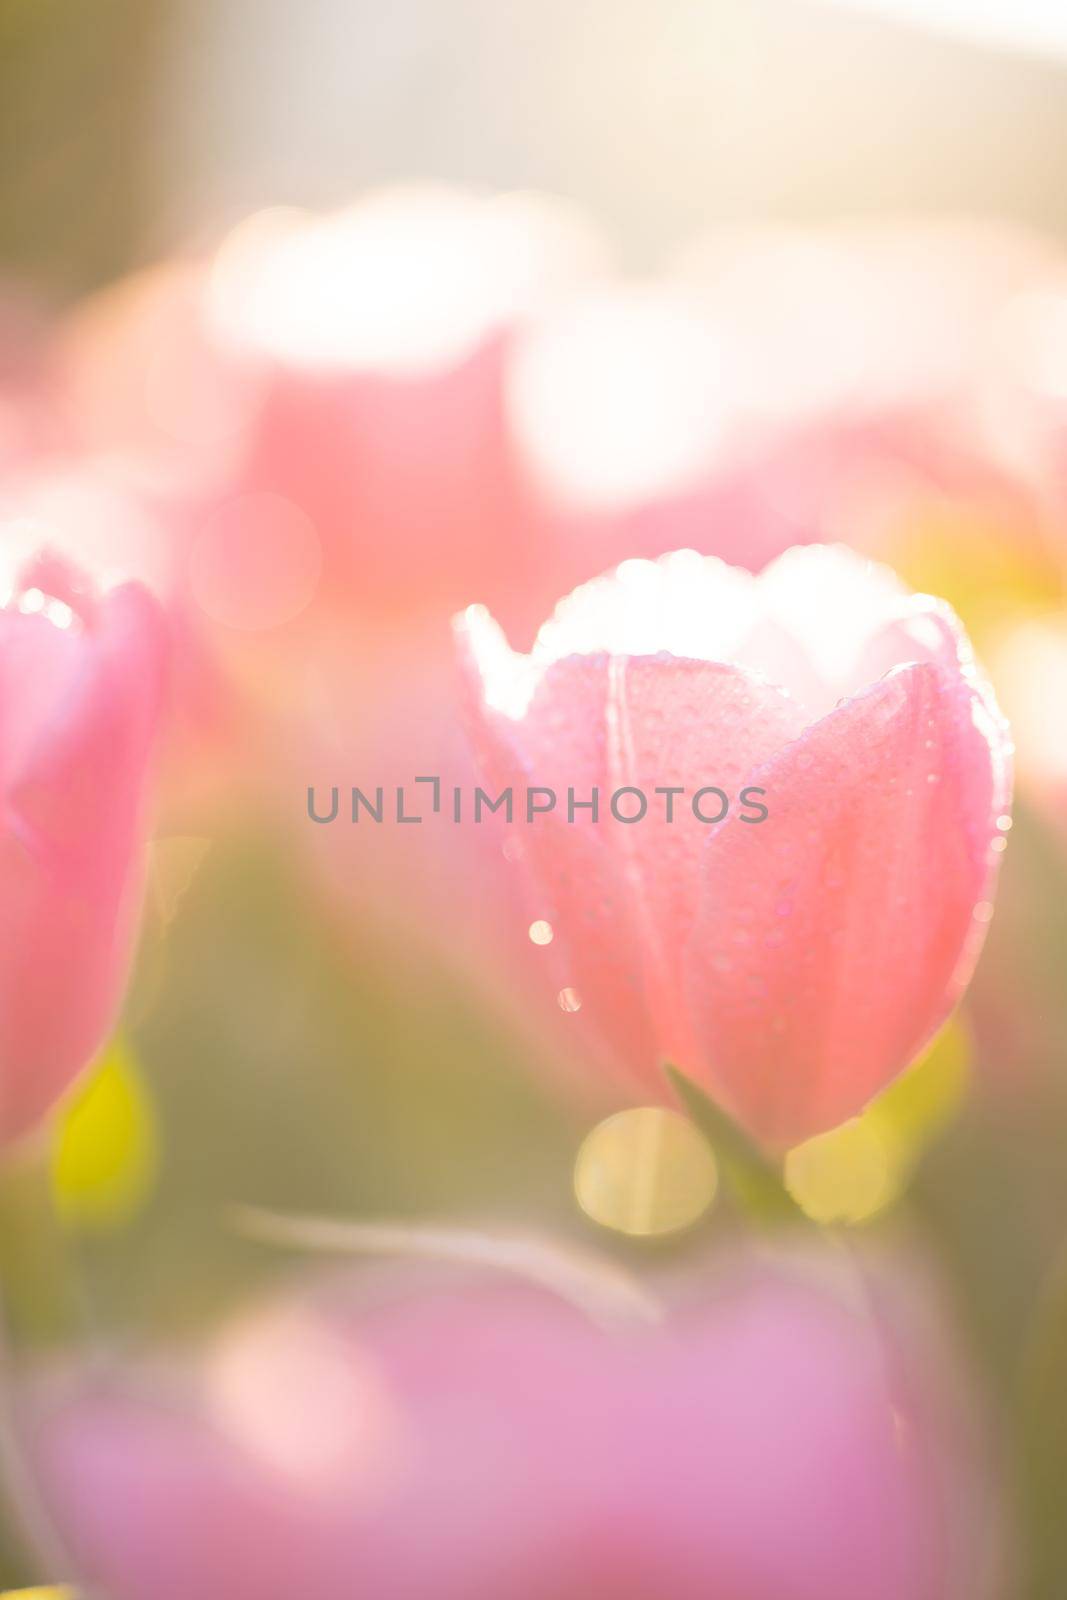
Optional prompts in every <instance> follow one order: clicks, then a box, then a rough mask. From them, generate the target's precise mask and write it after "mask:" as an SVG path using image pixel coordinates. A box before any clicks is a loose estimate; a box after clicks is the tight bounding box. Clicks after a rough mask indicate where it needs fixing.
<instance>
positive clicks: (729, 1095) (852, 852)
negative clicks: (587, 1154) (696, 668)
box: [687, 663, 1007, 1144]
mask: <svg viewBox="0 0 1067 1600" xmlns="http://www.w3.org/2000/svg"><path fill="white" fill-rule="evenodd" d="M1002 738H1003V734H1002V729H1001V726H1000V724H999V723H995V722H993V720H992V718H991V715H990V711H989V707H988V705H987V703H986V702H985V701H984V699H983V698H982V697H981V695H980V693H979V692H978V691H977V690H976V689H975V687H974V686H973V685H972V684H971V683H969V682H968V681H967V679H966V678H964V677H963V676H961V675H959V674H957V673H952V672H949V671H945V670H942V669H939V668H938V667H936V666H934V665H933V664H931V663H921V664H918V665H914V666H910V667H905V668H902V669H899V670H897V671H895V672H892V673H890V674H889V676H887V677H886V678H884V679H882V680H881V681H880V682H878V683H877V684H875V686H874V687H873V688H872V689H871V690H869V691H868V692H867V693H866V694H864V695H861V696H860V697H858V698H857V699H855V700H851V701H847V702H845V703H843V704H842V705H841V706H839V707H838V708H837V709H836V710H835V711H833V712H832V713H831V714H830V715H829V716H827V717H825V718H824V719H823V720H822V721H821V722H818V723H816V724H815V725H814V726H813V727H812V728H810V729H809V730H808V732H807V733H806V734H805V735H804V737H803V738H801V739H799V740H798V741H797V742H796V743H794V744H792V745H789V746H788V747H786V748H785V749H784V750H783V751H782V752H781V753H780V754H779V755H778V756H777V757H775V758H774V759H773V760H771V761H770V762H768V763H767V765H766V766H765V768H764V769H763V771H762V773H761V774H760V776H759V781H760V782H761V783H762V784H763V785H764V786H765V787H766V789H767V791H768V804H769V807H770V818H769V820H768V822H767V824H766V826H764V827H762V828H759V829H751V828H748V829H746V828H743V827H739V826H738V825H737V823H736V822H735V821H734V819H732V818H731V819H730V820H728V821H727V822H725V823H724V824H723V825H722V826H721V828H719V829H718V830H717V831H716V833H715V835H714V836H713V837H712V838H711V839H709V841H708V847H707V852H706V856H705V860H704V863H703V884H702V896H701V906H700V911H699V915H698V918H697V923H696V926H695V929H694V933H693V936H692V939H691V941H690V946H689V950H688V954H687V971H688V993H689V997H690V1001H691V1005H692V1008H693V1015H694V1024H695V1028H696V1031H697V1034H698V1036H699V1038H700V1046H701V1059H702V1063H703V1067H704V1073H705V1083H706V1084H707V1086H708V1087H709V1088H710V1090H711V1092H712V1093H713V1094H714V1095H715V1096H716V1097H717V1098H718V1099H720V1100H721V1102H722V1103H723V1105H724V1106H725V1107H726V1108H727V1109H728V1110H729V1111H731V1112H732V1114H733V1115H735V1116H736V1117H737V1118H738V1119H739V1120H740V1121H741V1122H743V1123H744V1125H745V1126H746V1127H747V1128H749V1130H750V1131H752V1132H753V1133H754V1134H756V1135H757V1136H758V1137H760V1138H761V1139H763V1140H765V1141H766V1142H768V1143H770V1144H787V1143H793V1142H795V1141H797V1140H799V1139H803V1138H806V1137H808V1136H810V1135H812V1134H815V1133H819V1132H821V1131H823V1130H824V1129H827V1128H830V1127H833V1126H836V1125H837V1124H838V1123H840V1122H842V1121H843V1120H844V1119H845V1118H846V1117H848V1116H851V1115H852V1114H854V1113H855V1112H857V1111H859V1110H860V1108H861V1107H862V1106H863V1105H864V1104H865V1103H866V1101H867V1100H869V1099H870V1098H871V1097H872V1096H873V1095H874V1094H875V1093H876V1092H877V1091H878V1090H879V1089H881V1088H882V1087H884V1085H885V1084H886V1083H887V1082H888V1081H889V1080H890V1079H891V1078H892V1077H894V1076H895V1075H896V1073H897V1072H899V1071H900V1070H901V1069H902V1068H903V1067H904V1066H905V1065H906V1064H907V1063H908V1062H909V1061H910V1060H911V1059H912V1058H913V1057H914V1056H915V1055H916V1053H917V1052H918V1051H919V1049H920V1048H921V1047H922V1045H923V1044H924V1043H925V1042H926V1040H927V1039H929V1037H930V1036H931V1035H932V1034H933V1033H934V1031H935V1030H936V1029H937V1028H938V1027H939V1026H940V1024H941V1023H942V1022H943V1021H944V1019H945V1017H946V1016H947V1015H948V1013H949V1012H950V1011H951V1009H952V1007H953V1005H954V1004H955V1002H956V1000H957V999H958V997H959V995H960V993H961V991H962V989H963V987H964V984H965V982H966V980H967V977H968V976H969V973H970V970H971V968H972V966H973V963H974V961H975V959H976V957H977V954H978V949H979V946H980V943H981V939H982V935H983V934H984V930H985V922H986V921H987V920H988V912H989V907H988V902H987V900H986V897H987V895H988V894H989V892H990V888H991V881H992V877H993V873H994V868H995V863H996V860H997V857H996V855H995V854H994V853H993V852H992V851H991V849H990V845H991V842H992V840H993V838H994V837H995V831H996V830H995V819H996V817H997V815H998V813H999V812H1000V811H1001V810H1003V808H1004V806H1005V804H1006V801H1007V791H1006V778H1005V774H1004V767H1003V761H1002V759H1001V755H1000V750H999V748H998V744H999V742H1000V741H1002ZM976 908H977V910H976Z"/></svg>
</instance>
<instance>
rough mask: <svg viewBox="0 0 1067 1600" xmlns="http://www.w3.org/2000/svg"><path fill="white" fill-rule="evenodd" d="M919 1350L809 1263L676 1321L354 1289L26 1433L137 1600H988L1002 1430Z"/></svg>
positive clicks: (100, 1579) (83, 1394) (63, 1504)
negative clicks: (982, 1422)
mask: <svg viewBox="0 0 1067 1600" xmlns="http://www.w3.org/2000/svg"><path fill="white" fill-rule="evenodd" d="M914 1334H915V1330H914V1328H911V1329H909V1330H908V1331H905V1330H904V1328H903V1327H902V1326H901V1327H897V1326H895V1325H890V1322H889V1321H888V1320H887V1319H886V1318H884V1317H883V1316H882V1315H881V1313H878V1314H875V1313H873V1312H872V1311H869V1310H868V1309H867V1307H866V1304H865V1300H864V1297H863V1295H862V1294H861V1295H860V1296H859V1299H858V1303H850V1302H849V1300H848V1297H847V1296H844V1295H839V1294H837V1293H836V1292H835V1291H834V1290H833V1289H830V1288H828V1287H827V1285H826V1284H825V1283H823V1284H820V1283H819V1282H818V1281H817V1279H816V1278H815V1276H814V1275H813V1274H812V1275H808V1274H807V1273H806V1272H804V1271H802V1270H798V1271H797V1272H796V1274H795V1275H791V1274H789V1273H787V1272H786V1271H784V1270H778V1269H776V1270H775V1271H770V1270H769V1269H764V1270H756V1269H754V1268H751V1267H737V1268H733V1269H729V1270H728V1271H727V1272H726V1273H725V1274H724V1275H723V1278H722V1280H721V1282H720V1284H719V1286H718V1293H717V1294H716V1296H715V1297H714V1298H713V1299H708V1298H705V1299H704V1300H703V1301H702V1302H700V1303H697V1304H692V1305H688V1306H683V1307H679V1308H677V1309H676V1310H675V1311H674V1312H672V1313H671V1314H670V1316H669V1317H668V1319H667V1320H666V1322H665V1323H664V1324H663V1325H652V1326H648V1325H645V1324H633V1325H629V1324H626V1323H622V1324H619V1325H616V1324H614V1323H613V1324H611V1325H610V1326H597V1325H595V1324H594V1323H592V1322H589V1321H586V1320H585V1317H584V1316H583V1315H582V1314H580V1313H579V1312H577V1311H576V1310H574V1309H573V1308H572V1307H570V1306H569V1305H565V1304H562V1303H557V1302H556V1301H554V1300H553V1299H551V1298H550V1296H549V1295H548V1294H547V1293H545V1292H542V1291H534V1290H531V1289H527V1288H525V1287H512V1286H504V1285H502V1284H501V1283H500V1282H496V1283H492V1282H486V1281H481V1280H478V1281H474V1282H464V1283H463V1285H462V1286H460V1287H456V1286H452V1287H451V1288H449V1287H446V1286H442V1284H441V1283H440V1281H438V1280H435V1287H434V1288H432V1289H430V1288H428V1287H427V1285H426V1284H425V1282H421V1283H420V1282H418V1281H415V1282H413V1283H410V1284H407V1285H406V1290H405V1293H403V1294H401V1295H399V1296H397V1295H396V1294H395V1290H394V1293H393V1295H392V1297H389V1298H387V1299H386V1300H385V1301H384V1302H383V1301H382V1299H381V1297H380V1296H372V1297H371V1298H370V1299H369V1300H368V1298H367V1295H366V1291H365V1289H363V1290H360V1289H359V1288H356V1290H355V1293H353V1292H352V1290H351V1289H349V1288H348V1287H347V1286H343V1285H336V1286H335V1287H334V1288H333V1290H332V1291H331V1292H330V1293H329V1294H327V1295H323V1296H317V1297H314V1296H313V1297H301V1298H300V1299H293V1300H289V1301H285V1302H282V1303H280V1304H270V1305H268V1306H266V1307H265V1308H263V1309H262V1310H260V1311H259V1312H256V1313H253V1314H251V1315H249V1314H247V1313H246V1314H245V1316H244V1318H243V1319H241V1320H239V1321H238V1322H237V1323H235V1324H234V1325H232V1326H230V1327H228V1328H227V1329H225V1330H224V1331H223V1332H222V1334H221V1335H220V1336H218V1337H216V1338H215V1339H214V1340H213V1341H212V1342H210V1343H209V1344H208V1346H207V1347H206V1349H205V1350H204V1351H203V1353H202V1354H201V1356H199V1357H198V1359H197V1360H196V1361H195V1362H193V1363H189V1362H188V1361H186V1362H182V1361H179V1362H177V1363H172V1364H170V1365H168V1366H166V1367H162V1366H160V1365H159V1364H157V1365H155V1366H154V1367H149V1368H148V1369H142V1370H140V1371H139V1372H131V1371H130V1370H129V1369H128V1368H126V1369H125V1370H123V1371H121V1372H118V1373H115V1374H114V1375H111V1376H109V1375H108V1374H107V1373H106V1372H100V1371H98V1372H97V1373H96V1374H95V1375H94V1376H93V1377H92V1378H87V1377H85V1376H84V1375H82V1376H81V1377H79V1376H78V1375H72V1378H71V1381H70V1382H69V1383H67V1384H64V1385H61V1386H59V1387H58V1388H57V1389H55V1390H53V1391H51V1392H50V1393H49V1392H48V1391H46V1393H45V1395H44V1396H43V1397H41V1396H38V1397H37V1398H36V1404H35V1405H31V1407H30V1408H29V1412H28V1416H27V1420H30V1419H32V1424H33V1425H32V1432H31V1433H30V1434H29V1437H30V1439H31V1443H32V1448H33V1450H34V1454H35V1456H36V1461H37V1467H38V1473H39V1482H40V1486H41V1489H42V1492H43V1493H44V1495H45V1500H46V1503H47V1505H48V1508H49V1511H50V1513H51V1515H52V1517H53V1518H54V1520H55V1523H56V1526H57V1528H58V1530H59V1531H60V1533H61V1534H62V1536H63V1537H64V1539H65V1541H66V1542H67V1543H68V1545H69V1548H70V1549H71V1551H72V1552H73V1555H74V1557H75V1558H76V1560H77V1561H78V1562H79V1564H80V1569H81V1570H80V1571H79V1573H78V1576H79V1577H81V1578H83V1579H84V1580H85V1581H87V1582H91V1583H92V1584H93V1585H94V1587H95V1585H96V1584H99V1585H100V1586H101V1588H102V1590H103V1591H104V1592H106V1593H107V1594H109V1595H110V1596H112V1597H113V1600H189V1597H190V1596H196V1595H209V1594H224V1595H226V1597H227V1600H290V1597H291V1596H293V1595H296V1594H307V1595H322V1596H326V1595H349V1594H366V1595H373V1596H375V1600H499V1597H500V1596H503V1595H506V1596H508V1597H509V1600H593V1597H596V1596H608V1595H611V1596H618V1597H619V1600H662V1597H663V1596H668V1595H669V1596H671V1597H672V1600H698V1597H699V1600H704V1597H706V1596H708V1595H723V1596H730V1597H734V1596H737V1597H740V1596H742V1595H743V1596H744V1597H745V1600H854V1596H855V1595H856V1594H857V1593H862V1594H863V1595H864V1596H868V1597H870V1600H963V1597H964V1596H965V1597H966V1600H979V1597H980V1596H984V1595H986V1594H987V1593H989V1592H991V1591H992V1589H993V1588H994V1586H995V1574H996V1562H995V1560H994V1555H993V1550H992V1545H993V1543H994V1542H995V1536H994V1534H993V1522H992V1521H990V1520H988V1519H987V1517H986V1509H987V1508H986V1505H985V1485H984V1484H983V1482H982V1480H983V1478H984V1469H983V1467H982V1465H981V1459H982V1451H981V1446H980V1440H978V1438H977V1437H971V1436H970V1435H971V1434H972V1433H973V1434H974V1435H977V1434H978V1433H979V1432H980V1430H979V1429H976V1428H973V1427H971V1426H970V1424H969V1423H967V1422H965V1421H964V1413H963V1412H962V1411H960V1410H957V1402H958V1400H959V1399H960V1398H961V1397H960V1395H959V1393H958V1389H959V1385H958V1382H957V1381H956V1380H955V1379H954V1380H953V1381H952V1382H950V1383H947V1384H946V1383H945V1382H944V1381H943V1380H944V1378H945V1374H944V1373H942V1372H941V1371H940V1370H939V1368H940V1360H939V1358H937V1357H935V1356H934V1355H933V1354H932V1352H933V1351H934V1350H936V1349H937V1346H938V1340H937V1339H936V1338H935V1339H932V1340H928V1339H926V1338H925V1337H924V1340H923V1343H922V1345H919V1344H918V1342H917V1340H916V1338H915V1337H914ZM920 1351H921V1355H920ZM935 1368H937V1369H938V1370H937V1371H935ZM965 1435H966V1437H965Z"/></svg>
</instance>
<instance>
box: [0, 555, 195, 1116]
mask: <svg viewBox="0 0 1067 1600" xmlns="http://www.w3.org/2000/svg"><path fill="white" fill-rule="evenodd" d="M163 654H164V643H163V622H162V617H161V614H160V612H159V610H158V607H157V605H156V603H155V602H154V601H153V600H152V599H151V598H150V597H149V595H148V593H147V592H146V591H145V590H144V589H142V588H141V587H140V586H138V585H135V584H128V585H124V586H122V587H120V588H117V589H114V590H112V591H111V592H110V593H108V594H105V595H103V596H100V597H97V596H95V595H94V594H92V593H91V592H90V590H89V588H88V587H87V586H86V585H85V583H84V581H83V580H82V579H81V578H80V577H79V575H78V574H77V573H76V572H75V571H74V570H73V569H71V568H69V567H67V566H65V565H64V564H62V563H61V562H59V561H58V560H57V559H55V558H49V557H42V558H39V559H38V560H37V562H36V563H34V564H33V565H31V566H29V567H27V568H26V569H25V570H24V571H23V572H22V574H21V576H20V578H19V579H18V581H17V583H16V585H15V587H14V589H13V590H12V591H11V593H10V594H9V596H8V598H7V600H6V603H5V604H4V605H3V606H2V608H0V798H2V802H3V812H2V818H0V886H2V891H0V1062H2V1064H3V1065H2V1069H0V1139H3V1140H11V1139H13V1138H16V1137H18V1136H20V1135H22V1134H24V1133H26V1132H28V1131H29V1130H30V1129H32V1128H33V1127H34V1126H35V1124H36V1123H37V1122H38V1121H39V1120H40V1119H41V1118H42V1117H43V1116H44V1115H45V1114H46V1113H47V1112H48V1111H49V1109H50V1108H51V1107H52V1105H53V1104H54V1103H55V1101H56V1100H57V1099H58V1098H59V1096H60V1095H61V1094H62V1093H63V1091H64V1090H65V1089H66V1088H67V1087H68V1086H69V1084H70V1083H71V1082H72V1080H73V1079H74V1078H75V1077H76V1076H77V1074H78V1073H79V1072H80V1071H81V1069H82V1068H83V1067H84V1066H86V1064H87V1063H88V1062H89V1060H90V1059H91V1058H92V1056H93V1055H94V1054H95V1052H96V1051H97V1050H98V1049H99V1047H100V1045H101V1044H102V1043H103V1042H104V1039H105V1037H106V1035H107V1031H108V1029H109V1028H110V1027H111V1025H112V1023H113V1021H114V1015H115V1010H116V1007H117V1005H118V1001H119V998H120V994H121V989H122V984H123V980H124V977H125V973H126V967H127V964H128V960H129V955H130V948H131V943H132V938H133V931H134V926H135V922H136V918H137V911H138V884H139V878H140V864H141V863H140V856H141V846H142V843H143V833H142V829H143V823H144V800H145V787H146V776H147V772H148V766H149V760H150V754H151V750H152V745H153V741H154V736H155V733H156V727H157V721H158V716H159V709H160V694H161V683H162V665H163Z"/></svg>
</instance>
